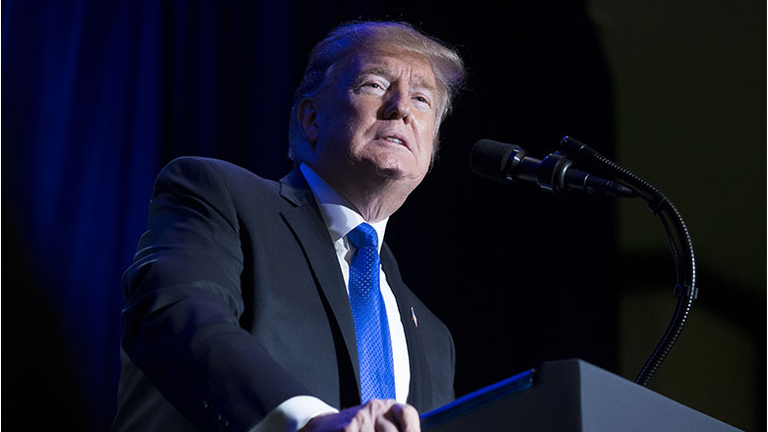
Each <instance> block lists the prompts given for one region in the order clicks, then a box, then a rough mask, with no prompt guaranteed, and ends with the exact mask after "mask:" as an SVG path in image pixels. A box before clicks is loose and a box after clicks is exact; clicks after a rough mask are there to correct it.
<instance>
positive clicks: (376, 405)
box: [345, 399, 397, 432]
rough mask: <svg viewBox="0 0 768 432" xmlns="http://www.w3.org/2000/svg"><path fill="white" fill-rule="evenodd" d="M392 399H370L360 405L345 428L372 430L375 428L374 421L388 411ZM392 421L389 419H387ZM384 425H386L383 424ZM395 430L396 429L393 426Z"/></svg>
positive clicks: (393, 402) (366, 431)
mask: <svg viewBox="0 0 768 432" xmlns="http://www.w3.org/2000/svg"><path fill="white" fill-rule="evenodd" d="M394 404H395V401H394V400H391V399H388V400H384V399H371V400H370V401H368V402H367V403H366V404H365V405H363V406H361V407H360V408H359V409H358V410H357V412H356V413H355V415H354V417H353V418H352V419H350V422H349V427H348V428H346V429H345V430H351V431H365V432H373V431H375V430H376V427H377V426H376V423H377V421H378V419H379V418H380V417H384V416H385V415H387V413H388V412H389V409H390V408H391V407H392V405H394ZM389 422H390V423H392V422H391V421H389ZM383 426H384V427H385V426H386V425H383ZM395 430H397V429H396V428H395Z"/></svg>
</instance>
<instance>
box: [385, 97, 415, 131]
mask: <svg viewBox="0 0 768 432" xmlns="http://www.w3.org/2000/svg"><path fill="white" fill-rule="evenodd" d="M390 91H391V92H392V93H391V94H390V95H389V97H388V98H387V100H386V102H385V104H384V111H383V116H384V119H386V120H400V119H403V120H405V122H406V123H408V122H409V121H410V119H411V99H410V95H409V94H408V91H407V90H405V89H393V90H390Z"/></svg>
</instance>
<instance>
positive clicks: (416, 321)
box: [411, 306, 419, 327]
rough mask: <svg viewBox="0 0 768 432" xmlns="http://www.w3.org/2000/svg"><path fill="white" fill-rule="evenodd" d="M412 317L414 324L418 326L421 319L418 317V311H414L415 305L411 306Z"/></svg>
mask: <svg viewBox="0 0 768 432" xmlns="http://www.w3.org/2000/svg"><path fill="white" fill-rule="evenodd" d="M411 319H412V320H413V324H414V325H415V326H416V327H418V326H419V320H418V319H417V318H416V312H414V311H413V306H411Z"/></svg>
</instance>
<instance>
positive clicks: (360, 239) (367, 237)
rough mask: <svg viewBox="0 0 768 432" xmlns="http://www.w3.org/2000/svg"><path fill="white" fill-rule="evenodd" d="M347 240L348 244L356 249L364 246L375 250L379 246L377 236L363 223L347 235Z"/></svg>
mask: <svg viewBox="0 0 768 432" xmlns="http://www.w3.org/2000/svg"><path fill="white" fill-rule="evenodd" d="M347 238H348V239H349V241H350V243H352V244H353V245H354V246H355V247H356V248H358V249H360V248H361V247H365V246H373V247H376V248H377V247H378V245H379V236H378V235H377V234H376V230H375V229H373V227H372V226H370V225H368V224H367V223H365V222H363V223H361V224H360V225H358V226H356V227H355V229H353V230H352V231H350V233H349V234H347Z"/></svg>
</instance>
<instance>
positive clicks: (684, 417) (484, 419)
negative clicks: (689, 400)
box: [421, 360, 739, 432]
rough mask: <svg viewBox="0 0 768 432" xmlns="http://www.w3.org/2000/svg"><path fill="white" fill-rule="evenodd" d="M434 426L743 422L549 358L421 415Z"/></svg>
mask: <svg viewBox="0 0 768 432" xmlns="http://www.w3.org/2000/svg"><path fill="white" fill-rule="evenodd" d="M421 428H422V430H423V431H428V432H468V431H469V432H471V431H515V432H552V431H557V432H582V431H583V432H609V431H610V432H615V431H623V432H647V431H654V432H666V431H669V432H688V431H690V432H694V431H695V432H710V431H711V432H721V431H722V432H732V431H738V430H739V429H736V428H734V427H733V426H730V425H728V424H726V423H723V422H721V421H719V420H716V419H714V418H712V417H710V416H708V415H706V414H703V413H701V412H698V411H696V410H694V409H691V408H688V407H686V406H685V405H682V404H680V403H678V402H675V401H673V400H672V399H669V398H667V397H664V396H662V395H660V394H658V393H656V392H654V391H652V390H649V389H647V388H645V387H642V386H639V385H637V384H635V383H633V382H631V381H629V380H626V379H624V378H621V377H619V376H617V375H614V374H612V373H610V372H608V371H605V370H603V369H600V368H598V367H597V366H594V365H592V364H589V363H587V362H585V361H583V360H560V361H553V362H546V363H543V364H542V365H541V367H540V368H537V369H531V370H529V371H526V372H523V373H521V374H518V375H516V376H514V377H512V378H509V379H506V380H504V381H501V382H499V383H497V384H494V385H492V386H489V387H486V388H484V389H481V390H478V391H476V392H474V393H471V394H468V395H466V396H464V397H462V398H459V399H457V400H455V401H453V402H451V403H450V404H447V405H444V406H442V407H440V408H437V409H435V410H433V411H430V412H427V413H424V414H423V415H422V416H421Z"/></svg>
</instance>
